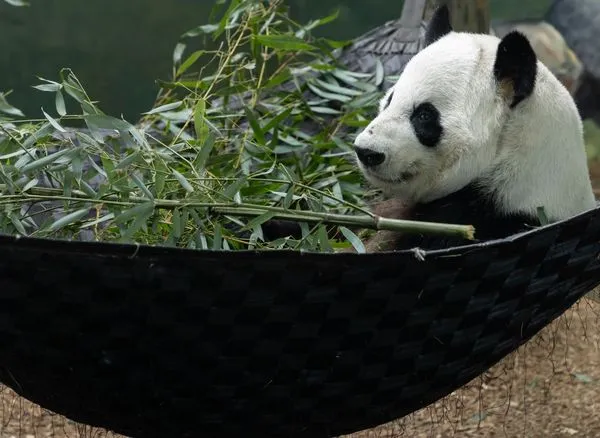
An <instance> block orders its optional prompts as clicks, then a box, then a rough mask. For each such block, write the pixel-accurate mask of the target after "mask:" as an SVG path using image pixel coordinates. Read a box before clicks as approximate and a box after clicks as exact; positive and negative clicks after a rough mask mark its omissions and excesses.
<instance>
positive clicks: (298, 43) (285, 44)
mask: <svg viewBox="0 0 600 438" xmlns="http://www.w3.org/2000/svg"><path fill="white" fill-rule="evenodd" d="M252 39H253V40H254V41H255V42H257V43H259V44H262V45H263V46H265V47H270V48H271V49H277V50H282V51H292V52H296V51H305V50H313V49H316V47H315V46H313V45H312V44H309V43H307V42H305V41H302V40H301V39H300V38H298V37H295V36H292V35H285V34H279V35H253V36H252Z"/></svg>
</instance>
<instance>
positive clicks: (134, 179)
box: [131, 173, 154, 200]
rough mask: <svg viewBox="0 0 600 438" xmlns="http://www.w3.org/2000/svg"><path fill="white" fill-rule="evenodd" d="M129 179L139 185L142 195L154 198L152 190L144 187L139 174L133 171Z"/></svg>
mask: <svg viewBox="0 0 600 438" xmlns="http://www.w3.org/2000/svg"><path fill="white" fill-rule="evenodd" d="M131 180H132V181H133V183H134V184H135V185H136V186H138V187H139V189H140V190H141V191H142V192H143V193H144V195H146V197H147V198H149V199H151V200H154V196H153V195H152V192H150V190H148V187H146V184H144V181H142V180H141V179H140V177H139V176H137V175H136V174H135V173H134V174H132V175H131Z"/></svg>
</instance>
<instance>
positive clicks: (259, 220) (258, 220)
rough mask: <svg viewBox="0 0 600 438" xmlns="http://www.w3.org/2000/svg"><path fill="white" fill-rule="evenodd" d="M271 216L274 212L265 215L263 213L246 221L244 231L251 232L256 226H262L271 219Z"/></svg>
mask: <svg viewBox="0 0 600 438" xmlns="http://www.w3.org/2000/svg"><path fill="white" fill-rule="evenodd" d="M273 216H275V213H274V212H272V211H267V212H266V213H263V214H261V215H259V216H256V217H254V218H252V219H250V220H249V221H248V223H247V224H246V226H245V227H244V229H247V230H252V229H254V228H255V227H257V226H259V225H262V224H264V223H265V222H266V221H268V220H269V219H272V218H273Z"/></svg>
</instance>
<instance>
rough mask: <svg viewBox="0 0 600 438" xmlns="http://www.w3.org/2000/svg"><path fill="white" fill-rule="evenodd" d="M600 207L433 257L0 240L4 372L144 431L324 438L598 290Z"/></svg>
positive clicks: (456, 380) (94, 414) (438, 382)
mask: <svg viewBox="0 0 600 438" xmlns="http://www.w3.org/2000/svg"><path fill="white" fill-rule="evenodd" d="M599 216H600V208H599V209H596V210H593V211H590V212H587V213H585V214H582V215H579V216H577V217H574V218H572V219H570V220H568V221H563V222H559V223H555V224H553V225H550V226H546V227H543V228H540V229H537V230H534V231H531V232H527V233H525V234H522V235H519V236H514V237H512V238H509V239H505V240H501V241H494V242H489V243H485V244H478V245H472V246H467V247H462V248H452V249H450V250H440V251H434V252H428V253H425V254H424V259H422V258H421V257H416V256H415V254H414V253H413V252H411V251H405V252H401V253H383V254H368V255H358V254H312V253H311V254H307V253H294V252H276V251H265V252H212V251H190V250H183V249H165V248H155V247H146V246H141V247H136V246H130V245H115V244H108V243H89V242H65V241H53V240H36V239H30V238H20V239H16V238H12V237H0V380H1V381H2V382H3V383H5V384H7V385H8V386H10V387H12V388H13V389H14V390H16V391H17V392H18V393H19V394H21V395H23V396H24V397H26V398H28V399H30V400H32V401H34V402H37V403H39V404H41V405H42V406H43V407H45V408H48V409H51V410H53V411H55V412H57V413H60V414H63V415H66V416H67V417H69V418H71V419H73V420H76V421H79V422H82V423H87V424H90V425H94V426H101V427H105V428H108V429H112V430H114V431H116V432H120V433H123V434H125V435H129V436H134V437H241V436H244V437H254V436H256V437H262V438H264V437H272V436H273V437H275V436H277V437H284V436H285V437H311V438H318V437H330V436H335V435H339V434H343V433H350V432H353V431H357V430H361V429H365V428H369V427H372V426H375V425H378V424H381V423H384V422H387V421H390V420H393V419H396V418H399V417H402V416H404V415H407V414H409V413H411V412H413V411H415V410H417V409H419V408H422V407H424V406H426V405H427V404H430V403H432V402H434V401H436V400H438V399H439V398H441V397H443V396H444V395H446V394H448V393H449V392H451V391H453V390H455V389H457V388H459V387H460V386H462V385H464V384H465V383H467V382H468V381H469V380H471V379H473V378H474V377H476V376H477V375H479V374H480V373H482V372H484V371H485V370H486V369H488V368H489V367H490V366H492V365H493V364H494V363H496V362H497V361H499V360H500V359H502V358H503V357H504V356H506V355H507V354H508V353H510V352H511V351H513V350H515V349H516V348H517V347H518V346H519V345H521V344H522V343H524V342H525V341H527V340H528V339H529V338H531V336H533V335H534V334H535V333H537V332H538V331H539V330H540V329H541V328H543V327H544V326H546V325H547V324H548V323H550V322H551V321H552V320H553V319H554V318H556V317H557V316H559V315H560V314H561V313H562V312H564V311H565V310H566V309H567V308H568V307H569V306H571V305H572V304H573V303H574V302H575V301H576V300H578V299H579V298H580V297H581V296H583V295H584V294H585V293H586V292H587V291H590V290H591V289H593V288H594V287H595V286H597V285H598V284H600V263H599V261H598V255H599V253H600V217H599Z"/></svg>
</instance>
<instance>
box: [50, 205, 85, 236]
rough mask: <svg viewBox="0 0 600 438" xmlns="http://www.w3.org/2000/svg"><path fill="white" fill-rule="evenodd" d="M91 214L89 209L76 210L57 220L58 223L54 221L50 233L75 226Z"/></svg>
mask: <svg viewBox="0 0 600 438" xmlns="http://www.w3.org/2000/svg"><path fill="white" fill-rule="evenodd" d="M89 212H90V209H89V208H81V209H79V210H76V211H74V212H71V213H69V214H67V215H65V216H63V217H61V218H59V219H57V220H56V221H54V222H53V223H52V224H51V225H50V227H49V228H48V230H49V231H58V230H60V229H61V228H64V227H67V226H69V225H72V224H74V223H75V222H78V221H80V220H81V219H83V218H84V217H85V216H87V215H88V214H89Z"/></svg>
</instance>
